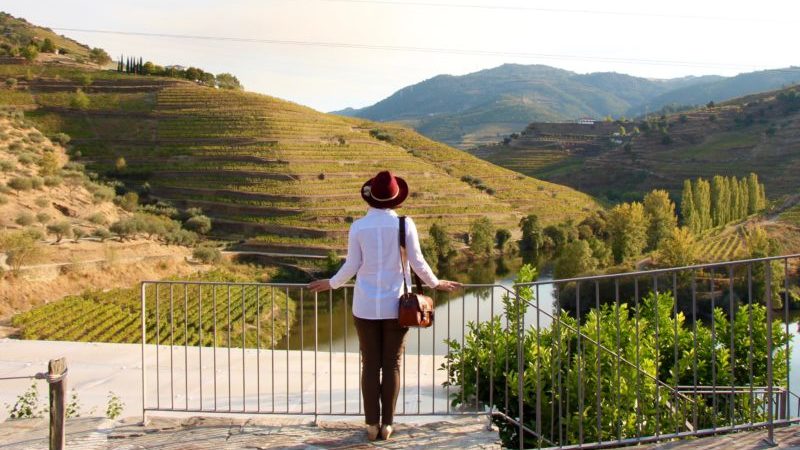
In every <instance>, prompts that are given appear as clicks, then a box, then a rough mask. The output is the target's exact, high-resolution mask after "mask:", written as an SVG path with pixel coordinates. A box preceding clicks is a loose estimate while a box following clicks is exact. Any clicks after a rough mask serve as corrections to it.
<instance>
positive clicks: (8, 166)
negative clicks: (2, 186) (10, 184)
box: [0, 159, 14, 172]
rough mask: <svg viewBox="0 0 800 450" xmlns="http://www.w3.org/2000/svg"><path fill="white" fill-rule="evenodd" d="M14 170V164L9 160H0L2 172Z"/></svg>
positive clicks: (0, 170)
mask: <svg viewBox="0 0 800 450" xmlns="http://www.w3.org/2000/svg"><path fill="white" fill-rule="evenodd" d="M12 170H14V164H13V163H12V162H11V161H8V160H5V159H4V160H1V161H0V172H11V171H12Z"/></svg>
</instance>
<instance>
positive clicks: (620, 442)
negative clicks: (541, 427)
mask: <svg viewBox="0 0 800 450" xmlns="http://www.w3.org/2000/svg"><path fill="white" fill-rule="evenodd" d="M798 422H800V418H795V419H788V420H784V419H781V420H775V421H774V422H773V424H774V425H775V426H781V427H785V426H789V425H792V424H794V423H798ZM767 425H769V422H766V421H765V422H756V423H752V424H750V423H748V424H743V425H734V426H725V427H717V428H708V429H702V430H697V431H682V432H680V433H668V434H659V435H658V436H646V437H641V438H627V439H615V440H609V441H603V442H590V443H583V444H573V445H563V446H557V447H556V446H553V447H547V449H548V450H549V449H556V448H557V449H559V450H561V449H564V450H575V449H584V450H586V449H599V448H616V447H627V446H631V445H638V444H651V443H653V442H660V441H666V440H670V439H681V438H687V437H704V436H713V435H716V434H725V433H732V432H737V431H745V430H754V429H756V428H763V427H766V426H767Z"/></svg>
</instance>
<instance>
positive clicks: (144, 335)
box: [141, 283, 161, 426]
mask: <svg viewBox="0 0 800 450" xmlns="http://www.w3.org/2000/svg"><path fill="white" fill-rule="evenodd" d="M146 286H147V284H146V283H142V287H141V289H142V291H141V299H142V426H145V425H147V370H146V368H145V357H144V352H145V344H146V342H147V320H146V318H147V314H146V312H147V310H146V299H147V289H146ZM156 303H158V298H156ZM158 326H159V324H158V323H156V329H158ZM159 345H161V343H160V342H156V347H158V346H159Z"/></svg>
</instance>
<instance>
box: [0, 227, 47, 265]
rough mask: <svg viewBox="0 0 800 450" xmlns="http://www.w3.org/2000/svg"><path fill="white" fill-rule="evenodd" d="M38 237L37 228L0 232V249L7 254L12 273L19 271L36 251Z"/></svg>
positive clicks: (39, 237) (39, 235)
mask: <svg viewBox="0 0 800 450" xmlns="http://www.w3.org/2000/svg"><path fill="white" fill-rule="evenodd" d="M40 239H41V232H39V231H38V230H31V229H27V230H22V231H3V232H0V251H3V252H4V253H5V254H6V255H8V262H9V264H10V265H11V269H12V270H13V271H14V273H17V272H19V269H20V267H22V265H23V264H25V262H27V261H28V260H29V259H30V258H32V257H34V256H35V255H36V254H37V253H38V251H39V247H38V245H37V242H38V241H39V240H40Z"/></svg>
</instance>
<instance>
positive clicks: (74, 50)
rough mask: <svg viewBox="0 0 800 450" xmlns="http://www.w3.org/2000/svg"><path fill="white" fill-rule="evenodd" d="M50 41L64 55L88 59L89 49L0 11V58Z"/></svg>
mask: <svg viewBox="0 0 800 450" xmlns="http://www.w3.org/2000/svg"><path fill="white" fill-rule="evenodd" d="M45 39H50V40H51V41H52V42H53V45H55V47H56V48H57V49H58V50H59V52H61V53H64V54H71V55H74V56H79V57H88V56H89V52H90V51H91V49H90V48H89V47H88V46H87V45H84V44H81V43H80V42H78V41H75V40H74V39H70V38H68V37H65V36H62V35H59V34H57V33H55V32H54V31H53V30H51V29H49V28H44V27H40V26H36V25H33V24H32V23H30V22H28V21H27V20H25V19H22V18H17V17H14V16H12V15H10V14H8V13H5V12H2V11H0V56H12V55H13V54H14V53H16V50H17V49H19V48H20V47H25V46H27V45H29V44H30V43H31V42H35V43H42V42H44V40H45Z"/></svg>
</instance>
